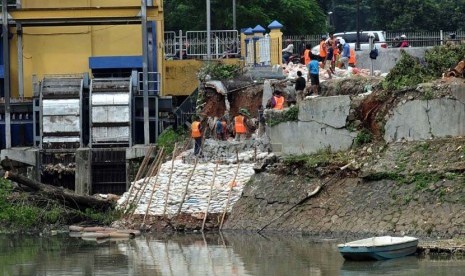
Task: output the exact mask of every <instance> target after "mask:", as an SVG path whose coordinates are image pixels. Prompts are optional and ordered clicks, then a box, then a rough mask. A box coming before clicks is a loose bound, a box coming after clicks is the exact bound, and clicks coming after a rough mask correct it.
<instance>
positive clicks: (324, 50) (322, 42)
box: [320, 41, 327, 57]
mask: <svg viewBox="0 0 465 276" xmlns="http://www.w3.org/2000/svg"><path fill="white" fill-rule="evenodd" d="M324 45H326V42H325V41H321V42H320V57H326V54H327V53H326V47H324Z"/></svg>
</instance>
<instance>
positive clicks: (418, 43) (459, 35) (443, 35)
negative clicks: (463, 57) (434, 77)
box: [282, 30, 465, 53]
mask: <svg viewBox="0 0 465 276" xmlns="http://www.w3.org/2000/svg"><path fill="white" fill-rule="evenodd" d="M401 35H406V36H407V40H408V42H409V45H410V46H411V47H428V46H437V45H442V44H444V43H445V42H446V41H455V42H460V41H463V40H465V31H443V30H439V31H433V32H385V38H386V43H387V44H388V46H389V47H396V46H397V45H396V44H397V43H398V41H399V40H400V36H401ZM320 38H321V35H304V36H283V41H282V46H283V47H285V46H287V41H289V40H290V41H291V43H292V44H294V52H295V53H302V52H303V50H305V45H306V44H310V45H311V46H312V47H313V46H315V45H318V44H319V42H320Z"/></svg>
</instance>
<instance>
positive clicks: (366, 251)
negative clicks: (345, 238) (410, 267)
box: [337, 236, 418, 261]
mask: <svg viewBox="0 0 465 276" xmlns="http://www.w3.org/2000/svg"><path fill="white" fill-rule="evenodd" d="M417 246H418V239H417V238H414V237H407V236H404V237H391V236H383V237H372V238H368V239H363V240H357V241H353V242H348V243H344V244H339V245H338V246H337V247H338V249H339V252H340V253H341V254H342V256H343V257H344V258H345V259H347V260H356V261H364V260H387V259H394V258H400V257H405V256H409V255H412V254H414V253H415V252H416V251H417Z"/></svg>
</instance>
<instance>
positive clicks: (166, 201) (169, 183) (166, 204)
mask: <svg viewBox="0 0 465 276" xmlns="http://www.w3.org/2000/svg"><path fill="white" fill-rule="evenodd" d="M177 146H178V144H177V143H175V144H174V149H173V156H172V157H171V158H172V159H171V170H170V177H169V179H168V185H167V186H168V187H167V188H166V196H165V206H164V207H163V217H164V216H166V208H167V206H168V197H169V195H170V188H171V179H172V177H173V169H174V158H175V157H176V149H177Z"/></svg>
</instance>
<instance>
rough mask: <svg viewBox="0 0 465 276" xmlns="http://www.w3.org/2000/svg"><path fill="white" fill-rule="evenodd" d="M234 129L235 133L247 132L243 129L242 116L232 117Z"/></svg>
mask: <svg viewBox="0 0 465 276" xmlns="http://www.w3.org/2000/svg"><path fill="white" fill-rule="evenodd" d="M234 128H235V129H236V133H246V132H247V130H246V129H245V125H244V116H242V115H237V116H236V117H234Z"/></svg>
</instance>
